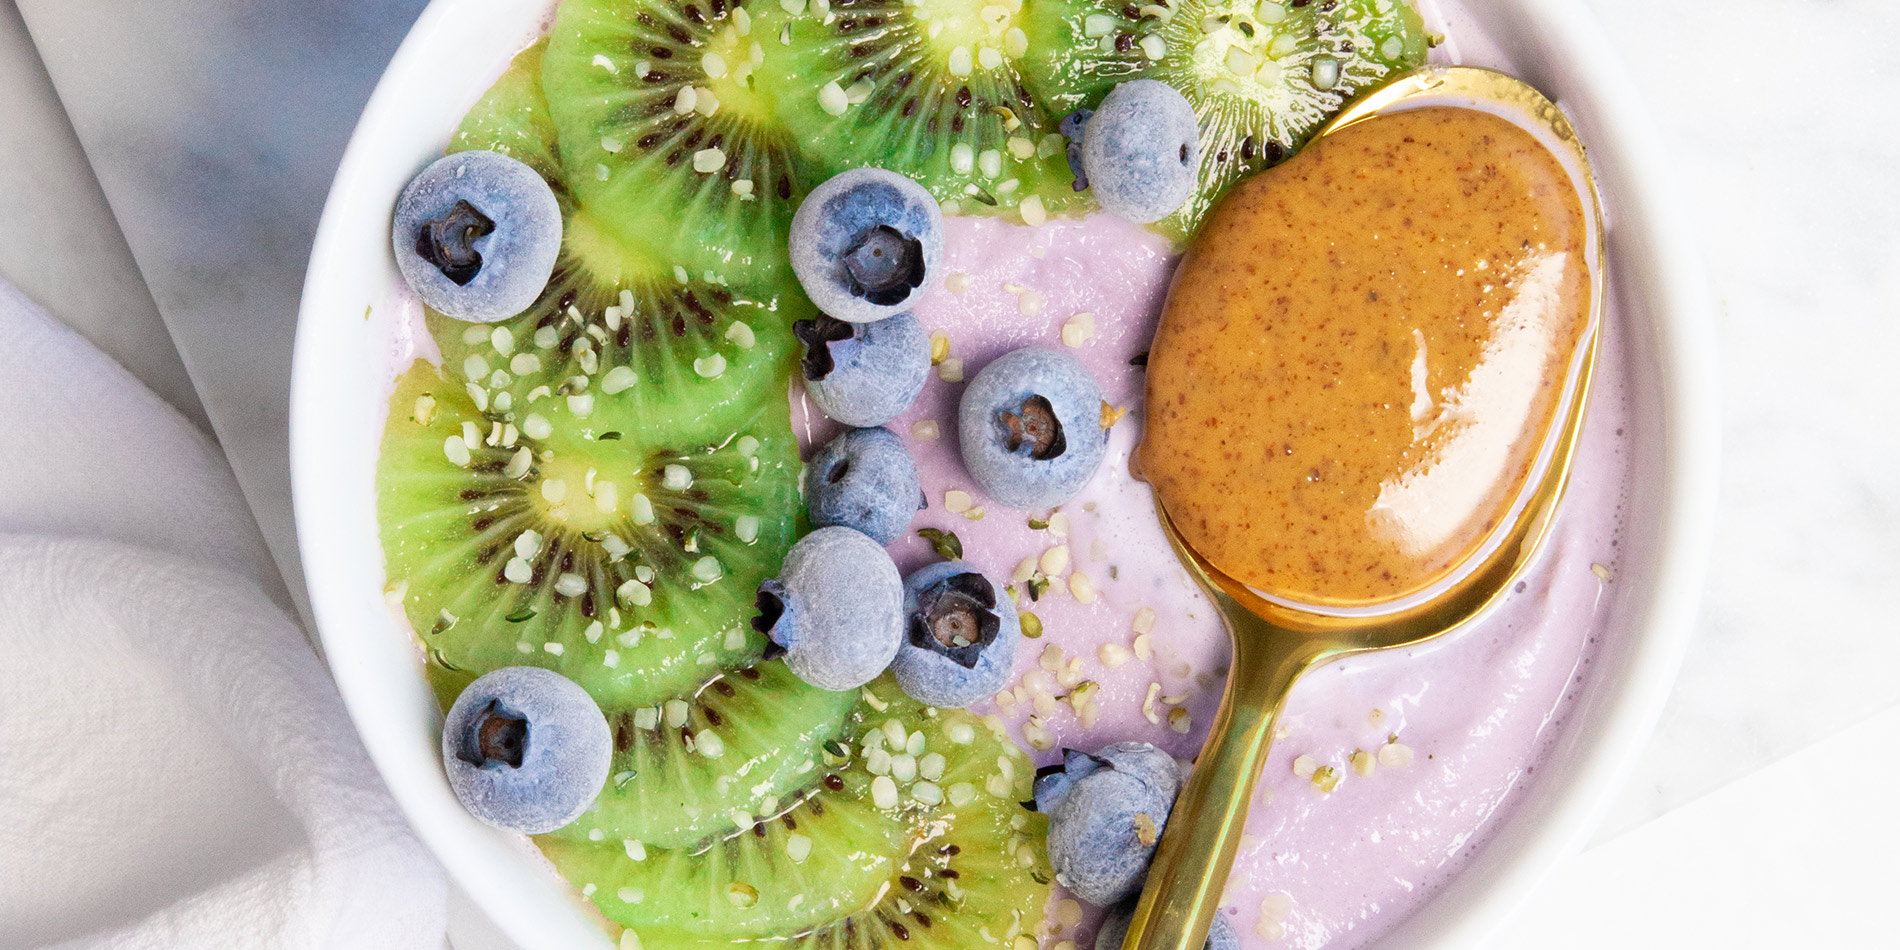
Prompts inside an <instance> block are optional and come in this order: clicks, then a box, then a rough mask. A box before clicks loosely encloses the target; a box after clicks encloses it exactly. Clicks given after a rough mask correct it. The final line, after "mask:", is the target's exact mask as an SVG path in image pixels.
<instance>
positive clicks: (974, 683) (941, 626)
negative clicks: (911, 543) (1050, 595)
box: [891, 561, 1022, 708]
mask: <svg viewBox="0 0 1900 950" xmlns="http://www.w3.org/2000/svg"><path fill="white" fill-rule="evenodd" d="M1021 639H1022V628H1021V627H1020V626H1019V625H1018V621H1017V618H1016V605H1015V604H1013V603H1011V602H1010V599H1009V594H1008V593H1007V592H1006V591H1004V590H1003V588H1002V586H1001V585H999V584H997V583H996V582H994V581H992V580H990V579H989V578H988V577H985V576H983V573H982V572H981V571H979V570H977V569H976V568H975V567H974V566H972V565H969V564H966V563H964V562H962V561H941V562H938V563H936V564H932V565H930V566H928V567H925V568H923V569H921V570H918V571H917V572H915V573H913V574H911V575H910V576H909V577H907V578H904V640H903V643H902V645H901V646H899V647H898V649H897V660H896V662H895V663H893V664H892V670H891V671H892V672H893V673H895V674H896V675H897V685H898V686H900V687H903V690H904V692H906V693H909V694H910V696H911V698H913V699H915V700H917V701H918V702H922V703H928V704H930V705H932V706H939V707H943V708H961V707H963V706H968V705H970V704H971V703H974V702H976V701H977V700H980V699H986V698H988V697H991V696H994V695H996V694H997V693H998V692H999V691H1001V690H1002V688H1003V686H1004V684H1005V683H1007V682H1008V681H1009V674H1010V669H1011V667H1012V666H1014V665H1015V662H1016V644H1017V642H1018V641H1020V640H1021Z"/></svg>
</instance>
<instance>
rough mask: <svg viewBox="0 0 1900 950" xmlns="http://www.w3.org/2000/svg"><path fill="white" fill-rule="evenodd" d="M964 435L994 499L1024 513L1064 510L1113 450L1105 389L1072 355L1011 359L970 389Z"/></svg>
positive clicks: (960, 422)
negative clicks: (1107, 425) (1106, 418)
mask: <svg viewBox="0 0 1900 950" xmlns="http://www.w3.org/2000/svg"><path fill="white" fill-rule="evenodd" d="M957 436H958V439H959V441H960V442H961V447H962V450H963V465H964V467H965V468H967V469H969V471H970V476H971V477H972V478H974V479H975V480H976V483H977V485H979V486H981V487H982V489H983V491H984V492H986V493H988V494H989V496H990V497H991V498H994V499H996V500H997V501H999V502H1001V503H1003V504H1005V505H1008V506H1010V507H1012V508H1019V509H1024V510H1029V509H1036V508H1050V507H1053V506H1055V505H1059V504H1062V503H1063V502H1065V501H1068V500H1069V499H1070V498H1073V497H1075V494H1076V493H1077V492H1079V491H1081V490H1082V486H1084V485H1086V484H1088V480H1089V478H1090V477H1092V476H1093V475H1094V474H1095V470H1096V468H1098V467H1100V465H1101V464H1102V457H1103V456H1104V455H1106V454H1107V452H1108V430H1106V429H1104V428H1102V387H1101V386H1099V385H1097V384H1096V382H1095V379H1094V377H1092V376H1090V375H1089V372H1088V370H1086V369H1084V368H1083V367H1082V364H1081V363H1080V362H1078V361H1077V360H1076V359H1075V357H1073V356H1070V355H1068V354H1067V353H1063V352H1060V351H1057V350H1052V349H1048V348H1045V347H1033V346H1032V347H1025V348H1023V349H1020V350H1016V351H1014V352H1011V353H1006V354H1004V355H1002V356H1000V357H997V358H996V359H994V360H991V361H990V363H989V365H988V366H985V367H983V369H982V371H981V372H979V373H977V374H976V378H975V379H972V380H971V381H970V384H969V385H968V386H967V387H965V388H964V390H963V399H962V401H961V402H960V403H959V404H958V408H957Z"/></svg>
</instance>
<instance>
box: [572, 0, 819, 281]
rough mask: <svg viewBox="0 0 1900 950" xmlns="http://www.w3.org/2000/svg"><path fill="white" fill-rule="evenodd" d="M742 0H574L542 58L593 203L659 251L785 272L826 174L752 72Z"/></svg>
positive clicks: (626, 233)
mask: <svg viewBox="0 0 1900 950" xmlns="http://www.w3.org/2000/svg"><path fill="white" fill-rule="evenodd" d="M751 27H752V15H751V14H749V13H748V12H747V9H746V8H745V7H742V6H740V5H738V4H736V3H732V2H729V0H567V2H565V3H562V4H561V8H560V12H559V14H558V15H557V17H556V19H555V22H554V28H553V30H552V32H551V34H550V37H551V38H550V40H549V42H548V50H547V57H546V60H545V63H544V65H543V67H542V81H543V83H545V85H546V89H547V93H548V104H549V106H550V108H551V113H552V115H553V118H554V125H555V127H556V128H557V129H558V130H559V133H560V143H561V157H562V160H563V163H564V165H565V167H566V169H567V172H568V174H567V179H568V182H569V184H570V186H571V187H572V188H573V189H574V191H575V193H576V194H577V195H578V196H579V198H580V202H581V204H582V206H584V207H586V208H589V209H591V210H592V211H593V212H594V213H595V214H596V215H597V217H598V219H599V220H600V221H603V222H607V223H609V224H610V225H611V226H612V228H613V229H614V231H615V232H616V233H617V235H618V237H619V239H620V240H621V241H623V242H625V243H626V244H628V245H630V246H638V247H640V248H641V249H643V251H644V253H643V254H642V255H641V256H644V257H646V258H648V259H652V260H663V261H668V262H678V263H680V264H682V265H684V266H685V267H686V269H687V270H688V271H690V272H692V273H695V274H697V273H699V272H700V271H702V270H705V269H709V268H710V269H712V270H714V271H716V272H718V273H720V274H721V275H723V276H724V277H725V278H726V279H727V280H729V281H730V282H732V283H733V284H735V285H740V284H744V285H746V286H752V285H753V283H754V282H755V281H763V282H765V283H767V284H770V283H772V281H773V279H774V278H775V277H776V276H778V275H780V274H782V273H783V272H784V271H785V270H786V269H787V268H788V266H789V264H788V262H787V261H786V259H785V238H786V233H787V229H788V228H789V226H790V222H791V217H792V211H793V210H794V209H795V208H796V207H797V203H798V200H799V199H800V198H802V197H803V196H804V193H805V191H806V190H807V189H809V188H810V187H811V186H812V185H813V184H815V183H816V182H815V181H814V180H813V179H812V172H811V171H810V170H809V169H807V168H806V167H805V165H804V162H803V159H802V157H801V155H800V152H799V149H798V146H797V143H796V142H795V141H794V140H793V139H792V138H791V136H790V135H789V134H788V133H787V132H786V131H785V130H784V128H783V127H782V126H781V125H780V123H779V122H778V120H777V119H776V118H775V117H774V110H773V105H772V98H773V88H774V87H772V86H770V85H768V84H765V83H761V82H757V81H755V79H754V77H753V76H752V73H753V70H755V69H756V68H757V65H758V63H759V61H760V60H761V59H762V58H763V56H764V45H763V44H762V43H760V42H759V39H760V37H758V36H756V35H755V34H754V32H753V31H752V29H751Z"/></svg>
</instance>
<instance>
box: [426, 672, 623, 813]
mask: <svg viewBox="0 0 1900 950" xmlns="http://www.w3.org/2000/svg"><path fill="white" fill-rule="evenodd" d="M612 757H613V735H612V734H611V733H610V732H609V731H608V729H607V718H606V717H605V716H603V715H602V714H601V712H600V707H599V706H598V705H596V704H595V703H594V700H593V698H592V697H590V696H588V695H587V691H586V690H583V689H581V688H580V686H578V685H576V684H575V683H574V681H573V680H570V679H568V678H567V677H565V676H562V675H561V674H559V673H556V672H554V671H553V670H544V669H541V668H539V667H533V666H509V667H503V668H502V669H499V670H495V671H494V672H491V673H488V674H485V675H483V676H481V677H480V678H478V679H476V680H475V682H473V683H470V684H469V685H468V686H467V688H465V689H463V690H462V694H461V695H460V696H458V697H456V699H455V704H454V705H453V706H451V707H449V714H448V718H447V719H446V720H445V721H444V722H443V724H442V762H443V765H444V767H445V768H446V769H447V771H448V776H449V786H450V787H451V788H453V789H454V790H455V797H456V798H459V799H461V801H462V805H463V806H464V807H466V808H467V809H468V811H469V814H472V815H474V816H475V817H476V818H478V819H480V820H482V821H483V822H486V823H487V824H490V825H494V826H495V827H497V828H500V829H503V830H504V831H515V832H520V833H522V834H529V835H538V834H546V833H547V832H550V831H553V830H555V829H556V828H560V827H562V826H564V825H566V824H568V823H569V822H572V821H573V820H574V819H576V818H578V817H580V815H581V813H582V812H584V811H586V810H587V807H588V806H589V805H592V804H593V802H594V798H595V797H596V796H598V795H599V794H600V790H601V788H602V786H603V785H604V784H605V783H606V781H607V767H608V763H609V761H610V760H611V759H612Z"/></svg>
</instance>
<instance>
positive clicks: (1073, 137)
mask: <svg viewBox="0 0 1900 950" xmlns="http://www.w3.org/2000/svg"><path fill="white" fill-rule="evenodd" d="M1094 114H1095V110H1094V109H1077V110H1075V111H1074V112H1071V113H1069V114H1068V115H1065V116H1063V117H1062V124H1061V125H1060V126H1057V127H1056V131H1058V132H1061V133H1062V135H1063V137H1064V138H1066V139H1068V140H1069V144H1068V146H1067V149H1066V151H1067V154H1068V159H1069V173H1070V174H1071V175H1074V176H1075V181H1074V183H1073V184H1071V186H1070V187H1072V188H1074V189H1075V190H1076V191H1087V190H1088V187H1089V176H1088V171H1087V170H1086V169H1084V168H1083V166H1082V130H1084V129H1086V128H1088V125H1089V117H1090V116H1093V115H1094Z"/></svg>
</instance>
